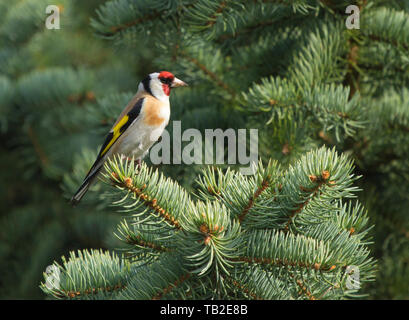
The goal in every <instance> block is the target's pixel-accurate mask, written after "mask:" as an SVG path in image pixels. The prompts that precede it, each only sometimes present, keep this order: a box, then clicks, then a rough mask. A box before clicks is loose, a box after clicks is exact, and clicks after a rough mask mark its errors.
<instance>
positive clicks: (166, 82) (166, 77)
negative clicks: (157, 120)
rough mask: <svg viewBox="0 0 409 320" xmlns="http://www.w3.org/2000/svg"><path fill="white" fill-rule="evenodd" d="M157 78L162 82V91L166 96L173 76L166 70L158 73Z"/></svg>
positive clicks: (168, 93)
mask: <svg viewBox="0 0 409 320" xmlns="http://www.w3.org/2000/svg"><path fill="white" fill-rule="evenodd" d="M158 79H159V80H160V82H161V83H162V89H163V92H164V93H165V94H166V95H167V96H168V95H170V87H171V85H172V82H173V80H174V79H175V76H174V75H173V74H172V73H170V72H168V71H162V72H160V73H159V76H158Z"/></svg>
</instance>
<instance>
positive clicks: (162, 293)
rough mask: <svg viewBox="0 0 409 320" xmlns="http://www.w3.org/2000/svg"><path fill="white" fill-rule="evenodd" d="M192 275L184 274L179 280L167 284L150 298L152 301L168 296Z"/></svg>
mask: <svg viewBox="0 0 409 320" xmlns="http://www.w3.org/2000/svg"><path fill="white" fill-rule="evenodd" d="M191 276H192V275H191V274H190V273H186V274H184V275H182V276H181V277H179V279H177V280H175V281H174V282H173V283H171V284H169V285H168V286H167V287H166V288H163V289H161V290H159V292H158V293H157V294H156V295H154V296H153V297H152V300H161V299H162V298H163V296H165V295H167V294H169V293H170V292H171V291H172V290H174V289H176V288H177V287H178V286H180V285H181V284H182V283H183V282H185V281H186V280H188V279H189V278H190V277H191Z"/></svg>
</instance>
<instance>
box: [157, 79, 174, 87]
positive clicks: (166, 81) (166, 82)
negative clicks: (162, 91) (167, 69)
mask: <svg viewBox="0 0 409 320" xmlns="http://www.w3.org/2000/svg"><path fill="white" fill-rule="evenodd" d="M159 80H160V82H162V83H165V84H169V85H170V84H171V83H172V79H170V78H159Z"/></svg>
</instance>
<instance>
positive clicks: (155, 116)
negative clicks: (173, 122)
mask: <svg viewBox="0 0 409 320" xmlns="http://www.w3.org/2000/svg"><path fill="white" fill-rule="evenodd" d="M143 109H144V110H143V122H144V124H145V125H148V126H152V127H162V126H166V125H167V124H168V122H169V117H170V107H169V103H166V102H163V101H159V100H157V99H152V98H151V99H147V100H146V102H145V103H144V106H143Z"/></svg>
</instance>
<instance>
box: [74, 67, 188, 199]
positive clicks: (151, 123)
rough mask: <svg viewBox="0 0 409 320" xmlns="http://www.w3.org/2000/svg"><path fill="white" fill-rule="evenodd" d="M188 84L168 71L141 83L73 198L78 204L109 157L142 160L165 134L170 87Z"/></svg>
mask: <svg viewBox="0 0 409 320" xmlns="http://www.w3.org/2000/svg"><path fill="white" fill-rule="evenodd" d="M184 86H187V84H186V83H185V82H184V81H182V80H180V79H178V78H176V77H175V76H174V75H173V74H172V73H171V72H169V71H160V72H153V73H150V74H149V75H148V76H147V77H146V78H144V79H143V80H142V81H141V82H140V83H139V85H138V90H137V92H136V94H135V95H134V96H133V97H132V99H131V100H130V101H129V103H128V104H127V105H126V107H125V108H124V110H123V111H122V112H121V114H120V115H119V116H118V118H117V120H116V121H115V123H114V124H113V126H112V128H111V130H110V131H109V132H108V134H107V136H106V138H105V141H104V143H103V144H102V146H101V148H100V150H99V153H98V156H97V158H96V160H95V162H94V164H93V165H92V167H91V168H90V169H89V171H88V173H87V175H86V176H85V178H84V180H83V182H82V184H81V186H80V187H79V188H78V190H77V191H76V192H75V194H74V196H73V197H72V198H71V201H70V202H71V204H72V205H73V206H75V205H77V204H78V203H79V202H80V201H81V199H82V197H83V196H84V195H85V193H86V192H87V191H88V188H89V187H90V186H91V185H92V183H93V182H94V181H95V178H96V177H97V176H98V175H99V173H100V171H101V169H102V168H103V165H104V163H105V162H106V161H107V160H108V159H112V158H113V157H114V156H116V155H119V156H121V157H127V158H133V159H135V161H136V162H137V163H138V165H139V166H140V163H141V160H142V159H143V157H144V156H145V155H146V154H147V153H148V152H149V149H150V148H151V146H152V145H153V144H154V143H155V142H156V141H157V140H158V139H159V137H160V136H161V135H162V133H163V130H164V129H165V127H166V126H167V125H168V122H169V118H170V103H169V96H170V92H171V89H173V88H177V87H184Z"/></svg>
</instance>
